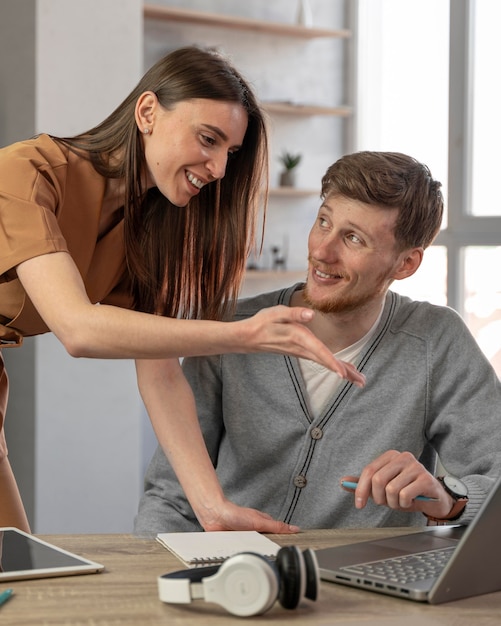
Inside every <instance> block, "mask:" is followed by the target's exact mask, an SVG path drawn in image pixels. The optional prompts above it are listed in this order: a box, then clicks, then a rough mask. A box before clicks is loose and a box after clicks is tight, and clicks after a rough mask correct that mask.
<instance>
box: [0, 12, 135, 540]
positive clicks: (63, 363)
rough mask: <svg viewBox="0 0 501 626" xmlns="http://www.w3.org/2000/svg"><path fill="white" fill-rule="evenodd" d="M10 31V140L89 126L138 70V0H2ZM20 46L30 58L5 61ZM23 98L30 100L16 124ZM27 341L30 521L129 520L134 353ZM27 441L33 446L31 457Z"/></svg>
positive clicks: (70, 525) (17, 463)
mask: <svg viewBox="0 0 501 626" xmlns="http://www.w3.org/2000/svg"><path fill="white" fill-rule="evenodd" d="M16 29H20V30H18V34H17V35H16ZM30 29H32V30H31V37H30V36H29V35H28V33H29V32H30ZM4 35H5V37H7V38H8V39H9V50H8V56H3V61H2V60H0V65H1V67H2V69H1V70H0V76H1V77H2V79H3V80H2V99H4V96H7V94H8V96H7V97H6V98H5V101H6V102H7V104H8V108H7V109H5V108H4V116H3V119H4V120H5V118H6V117H7V114H8V118H9V123H8V124H5V125H3V124H2V122H1V121H0V129H1V128H4V129H5V131H6V132H5V134H4V136H2V137H1V140H2V143H7V141H14V140H16V139H21V138H24V137H28V136H31V135H32V134H33V133H36V132H49V133H54V134H61V135H65V134H74V133H77V132H79V131H83V130H86V129H87V128H90V127H91V126H93V125H94V124H96V123H97V122H99V121H100V120H101V119H103V118H104V117H105V116H106V115H108V114H109V113H110V112H111V111H112V110H113V109H114V108H115V107H116V105H117V104H118V103H119V102H120V101H121V100H122V99H123V98H124V97H125V96H126V95H127V93H128V92H129V91H130V90H131V89H132V88H133V87H134V85H135V84H136V82H137V80H138V79H139V77H140V76H141V74H142V65H143V53H142V50H143V21H142V2H141V0H113V1H106V2H102V0H85V2H81V1H79V0H36V1H34V2H31V1H30V2H25V1H24V0H23V2H21V3H19V2H18V1H17V0H7V4H6V3H5V0H3V3H2V9H1V12H0V40H2V39H3V38H4ZM23 35H24V36H23ZM26 49H28V50H31V54H27V53H26ZM19 57H21V58H23V59H24V67H23V66H22V65H21V66H19V65H17V64H16V67H15V72H11V71H9V70H8V68H9V67H13V66H14V63H13V59H17V58H19ZM25 69H26V71H24V70H25ZM27 75H28V76H29V77H30V81H28V82H27V81H26V76H27ZM17 88H19V89H18V90H17ZM26 93H27V94H29V96H28V98H24V97H23V96H24V94H26ZM16 101H19V103H20V105H22V107H23V109H27V110H26V111H24V114H23V119H22V123H17V124H15V123H14V124H13V123H12V122H13V121H15V120H16V119H17V118H16V108H15V102H16ZM28 105H29V106H28ZM1 112H2V109H0V118H1V117H2V116H1ZM12 128H15V131H16V134H18V136H15V137H14V136H12ZM7 131H8V134H7ZM27 344H28V345H27V346H26V347H25V348H21V349H19V350H11V351H8V350H5V351H4V354H5V358H6V360H7V362H8V364H7V367H8V371H9V375H10V378H11V384H12V388H13V391H15V392H17V393H18V394H21V396H22V398H20V399H19V400H18V399H17V398H13V399H12V402H11V406H10V407H9V411H8V433H7V434H8V437H9V447H10V457H11V460H12V463H13V465H14V467H15V471H16V474H18V471H17V468H18V467H19V468H20V469H19V476H20V480H19V482H20V484H21V489H22V492H23V497H24V498H25V499H26V504H27V508H28V511H29V514H30V518H31V522H32V526H33V530H34V531H36V532H39V533H45V532H50V533H66V532H122V531H123V532H127V531H129V530H131V528H132V519H133V516H134V514H135V512H136V508H137V500H138V496H139V493H140V490H141V487H142V482H141V477H142V468H143V459H142V448H141V436H142V428H143V421H144V414H143V409H142V405H141V403H140V400H139V397H138V392H137V387H136V381H135V373H134V367H133V364H132V363H131V362H127V361H93V360H85V359H83V360H76V359H72V358H70V357H69V356H68V355H67V354H66V353H65V351H64V349H63V348H62V346H61V345H60V344H59V343H58V342H57V341H56V339H55V338H54V336H52V335H50V334H48V335H44V336H41V337H37V338H34V339H31V340H27ZM30 372H32V375H31V376H28V374H29V373H30ZM10 409H12V410H10ZM30 410H32V411H33V418H32V419H30V417H29V415H28V413H29V412H30ZM27 453H28V455H29V454H34V459H33V460H32V461H31V462H29V461H28V460H27V459H26V456H27Z"/></svg>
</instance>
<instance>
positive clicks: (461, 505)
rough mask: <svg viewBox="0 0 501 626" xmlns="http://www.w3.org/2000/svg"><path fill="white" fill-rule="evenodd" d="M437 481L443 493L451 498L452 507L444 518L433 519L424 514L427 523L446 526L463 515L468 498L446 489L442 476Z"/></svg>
mask: <svg viewBox="0 0 501 626" xmlns="http://www.w3.org/2000/svg"><path fill="white" fill-rule="evenodd" d="M437 480H439V481H440V482H441V483H442V486H443V487H444V489H445V491H446V492H447V493H448V494H449V495H450V496H452V498H453V499H454V504H453V505H452V509H451V510H450V511H449V513H448V514H447V515H446V516H445V517H433V516H432V515H428V514H427V513H425V514H424V515H425V517H427V518H428V521H430V522H435V523H436V524H437V525H440V524H447V523H448V522H454V521H456V520H457V519H459V518H460V517H461V515H462V514H463V511H464V510H465V508H466V505H467V504H468V496H457V495H456V494H454V493H452V492H451V490H450V489H448V488H447V486H446V485H445V484H444V479H443V476H438V477H437Z"/></svg>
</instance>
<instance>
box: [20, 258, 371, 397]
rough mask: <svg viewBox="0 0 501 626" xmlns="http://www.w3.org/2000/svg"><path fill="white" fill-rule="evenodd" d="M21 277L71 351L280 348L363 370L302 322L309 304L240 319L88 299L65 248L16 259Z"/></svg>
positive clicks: (151, 355) (129, 353) (350, 370)
mask: <svg viewBox="0 0 501 626" xmlns="http://www.w3.org/2000/svg"><path fill="white" fill-rule="evenodd" d="M17 274H18V277H19V279H20V281H21V283H22V285H23V287H24V289H25V290H26V293H27V294H28V296H29V297H30V299H31V301H32V302H33V304H34V306H35V308H36V309H37V311H38V312H39V314H40V315H41V317H42V319H43V320H44V321H45V323H46V324H47V326H48V327H49V328H50V329H51V331H52V332H53V333H54V334H55V335H56V336H57V337H58V339H59V340H60V341H61V343H62V344H63V345H64V346H65V348H66V350H67V351H68V352H69V353H70V354H71V355H72V356H76V357H95V358H133V359H158V358H161V359H163V358H172V357H179V356H196V355H210V354H220V353H236V352H278V353H281V354H292V355H294V356H298V357H302V358H306V359H310V360H313V361H317V362H318V363H320V364H321V365H324V366H325V367H328V368H329V369H332V370H334V371H335V372H337V373H338V374H339V375H340V376H342V377H343V378H346V379H348V380H350V381H352V382H354V383H355V384H357V385H360V386H362V385H363V384H364V377H363V375H362V374H360V373H359V372H357V370H356V369H355V368H354V367H353V366H352V365H350V364H347V363H343V362H342V361H338V360H337V359H336V358H334V356H333V355H332V353H331V352H330V351H329V350H328V349H327V347H326V346H325V345H324V344H323V343H322V342H321V341H320V340H318V339H317V338H316V337H315V336H314V335H313V333H311V332H310V331H309V330H308V329H307V328H306V327H305V326H304V325H303V324H302V322H306V321H309V320H310V319H311V317H312V315H313V312H312V311H311V310H310V309H306V308H300V307H293V308H291V307H286V306H277V307H272V308H270V309H265V310H263V311H260V312H259V313H258V314H257V315H254V316H253V317H251V318H249V319H246V320H242V321H239V322H212V321H202V320H178V319H172V318H166V317H161V316H156V315H148V314H145V313H139V312H136V311H129V310H126V309H120V308H118V307H113V306H108V305H97V306H96V305H93V304H92V303H91V302H90V301H89V299H88V297H87V294H86V291H85V286H84V284H83V281H82V278H81V276H80V273H79V272H78V269H77V267H76V266H75V264H74V262H73V260H72V258H71V257H70V255H69V254H68V253H66V252H54V253H53V254H46V255H41V256H38V257H34V258H32V259H29V260H28V261H25V262H23V263H21V264H20V265H19V266H18V267H17Z"/></svg>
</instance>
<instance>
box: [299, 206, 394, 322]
mask: <svg viewBox="0 0 501 626" xmlns="http://www.w3.org/2000/svg"><path fill="white" fill-rule="evenodd" d="M397 215H398V209H382V208H379V207H374V206H371V205H368V204H365V203H363V202H358V201H356V200H351V199H349V198H346V197H344V196H338V195H332V196H329V197H327V198H326V200H325V201H324V203H323V204H322V206H321V207H320V210H319V212H318V216H317V219H316V221H315V223H314V225H313V228H312V229H311V231H310V236H309V239H308V261H309V266H308V278H307V283H306V288H305V291H304V298H305V300H306V302H307V303H308V304H310V306H312V307H313V308H314V309H317V310H319V311H322V312H324V313H337V312H345V311H353V310H355V309H357V308H359V307H362V306H364V305H366V304H368V303H371V302H373V301H375V300H379V301H380V300H381V297H382V296H383V295H384V294H385V293H386V291H387V290H388V287H389V286H390V284H391V282H392V281H393V280H394V278H395V273H396V272H397V270H398V269H399V268H400V267H401V266H402V262H403V259H404V257H405V255H406V252H400V251H399V250H398V249H397V246H396V241H395V236H394V234H393V233H394V228H395V222H396V219H397Z"/></svg>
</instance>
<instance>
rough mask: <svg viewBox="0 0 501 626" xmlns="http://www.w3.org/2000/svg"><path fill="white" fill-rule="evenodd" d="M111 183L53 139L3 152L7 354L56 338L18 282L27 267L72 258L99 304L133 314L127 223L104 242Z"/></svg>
mask: <svg viewBox="0 0 501 626" xmlns="http://www.w3.org/2000/svg"><path fill="white" fill-rule="evenodd" d="M105 187H106V180H105V179H104V178H103V177H102V176H101V175H100V174H98V173H97V172H96V170H95V169H94V167H93V166H92V164H91V163H90V162H89V161H87V160H85V159H83V158H82V157H80V156H78V155H77V154H75V153H73V152H71V151H70V150H68V148H66V147H65V146H62V145H61V144H59V143H58V142H56V141H54V140H53V139H52V138H50V137H49V136H48V135H40V136H39V137H37V138H35V139H30V140H27V141H22V142H19V143H15V144H13V145H11V146H8V147H6V148H3V149H1V150H0V346H1V345H2V344H4V345H6V344H9V343H10V344H12V343H14V345H16V344H20V343H21V342H22V337H23V336H30V335H37V334H41V333H45V332H48V330H49V329H48V328H47V326H46V325H45V324H44V322H43V321H42V319H41V318H40V316H39V315H38V313H37V311H36V309H35V308H34V306H33V305H32V303H31V301H30V300H29V298H28V297H27V296H26V293H25V292H24V289H23V288H22V286H21V284H20V282H19V280H18V279H17V275H16V270H15V268H16V266H17V265H18V264H19V263H21V262H22V261H26V260H27V259H30V258H33V257H35V256H38V255H42V254H48V253H51V252H58V251H66V252H69V254H70V255H71V257H72V258H73V260H74V262H75V263H76V265H77V267H78V269H79V271H80V274H81V275H82V278H83V281H84V284H85V287H86V289H87V294H88V296H89V299H90V300H91V302H94V303H97V302H103V303H107V304H115V305H117V306H122V307H126V308H128V307H130V305H131V301H130V298H129V295H128V290H127V281H126V280H125V253H124V242H123V219H122V220H120V221H119V222H118V224H115V225H114V226H113V227H112V228H111V229H110V230H108V231H107V232H106V233H104V234H103V235H102V236H101V237H99V221H100V215H101V209H102V204H103V199H104V193H105Z"/></svg>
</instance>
